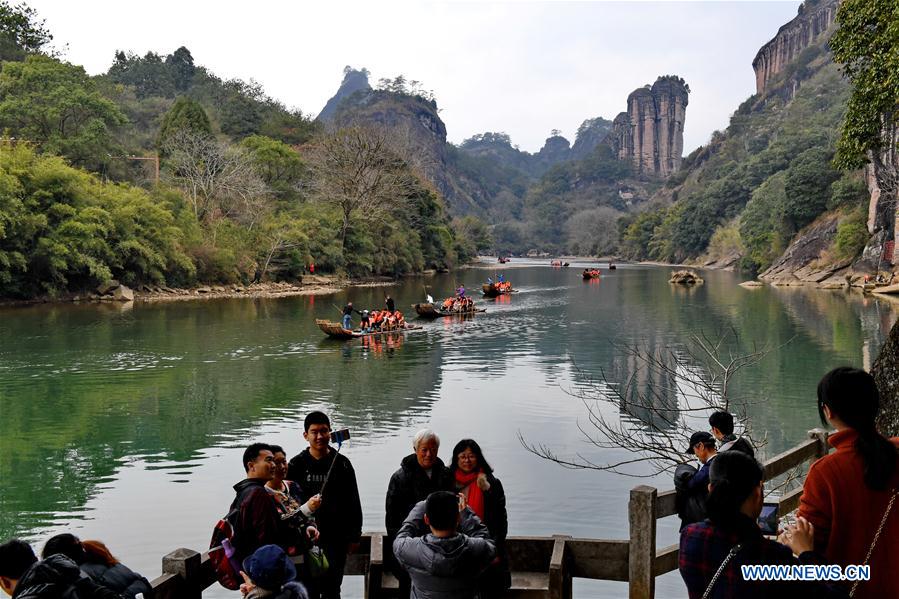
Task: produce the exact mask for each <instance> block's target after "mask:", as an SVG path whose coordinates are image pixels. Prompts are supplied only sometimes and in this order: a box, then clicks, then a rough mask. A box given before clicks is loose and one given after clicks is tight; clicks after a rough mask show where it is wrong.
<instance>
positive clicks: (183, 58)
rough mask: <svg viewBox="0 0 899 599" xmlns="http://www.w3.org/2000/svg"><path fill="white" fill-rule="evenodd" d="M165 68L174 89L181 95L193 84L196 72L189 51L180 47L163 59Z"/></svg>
mask: <svg viewBox="0 0 899 599" xmlns="http://www.w3.org/2000/svg"><path fill="white" fill-rule="evenodd" d="M165 66H166V67H168V70H169V73H170V76H171V78H172V83H174V85H175V89H176V90H177V91H179V92H181V93H184V92H186V91H187V90H188V88H189V87H190V85H191V83H192V82H193V79H194V73H195V72H196V70H197V68H196V67H195V66H194V57H193V56H191V54H190V50H188V49H187V48H185V47H184V46H181V47H180V48H178V49H177V50H175V51H174V52H172V53H171V54H169V55H168V56H166V57H165Z"/></svg>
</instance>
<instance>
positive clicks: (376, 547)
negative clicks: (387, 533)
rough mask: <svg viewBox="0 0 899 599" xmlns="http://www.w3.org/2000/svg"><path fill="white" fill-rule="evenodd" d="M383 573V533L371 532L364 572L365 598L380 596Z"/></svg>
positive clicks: (374, 598) (370, 598)
mask: <svg viewBox="0 0 899 599" xmlns="http://www.w3.org/2000/svg"><path fill="white" fill-rule="evenodd" d="M383 574H384V535H382V534H381V533H378V532H373V533H371V546H370V549H369V559H368V572H366V573H365V598H366V599H379V598H380V597H381V576H382V575H383Z"/></svg>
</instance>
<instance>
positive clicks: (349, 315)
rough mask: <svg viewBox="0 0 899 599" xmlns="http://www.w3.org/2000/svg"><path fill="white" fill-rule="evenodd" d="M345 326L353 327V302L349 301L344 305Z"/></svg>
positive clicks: (350, 328) (346, 327)
mask: <svg viewBox="0 0 899 599" xmlns="http://www.w3.org/2000/svg"><path fill="white" fill-rule="evenodd" d="M343 328H345V329H349V330H352V329H353V302H347V303H346V306H344V307H343Z"/></svg>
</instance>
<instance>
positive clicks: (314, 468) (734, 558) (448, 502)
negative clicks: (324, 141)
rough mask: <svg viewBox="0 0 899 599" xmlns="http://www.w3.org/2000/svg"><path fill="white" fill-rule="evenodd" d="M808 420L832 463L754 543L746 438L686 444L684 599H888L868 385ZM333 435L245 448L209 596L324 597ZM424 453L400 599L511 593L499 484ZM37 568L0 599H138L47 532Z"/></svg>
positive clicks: (473, 456)
mask: <svg viewBox="0 0 899 599" xmlns="http://www.w3.org/2000/svg"><path fill="white" fill-rule="evenodd" d="M817 407H818V413H819V416H820V419H821V421H822V423H823V424H824V425H826V426H829V427H831V428H833V429H835V430H836V432H835V433H833V434H831V435H830V436H829V443H830V445H832V446H833V447H834V448H835V449H836V451H835V452H833V453H830V454H828V455H826V456H824V457H822V458H820V459H818V460H817V461H816V462H814V463H813V464H812V466H811V467H810V469H809V471H808V475H807V477H806V480H805V483H804V487H803V489H802V494H801V498H800V504H799V510H798V515H797V517H796V520H795V522H793V523H789V524H786V525H784V526H782V527H780V530H777V528H778V527H777V526H775V530H772V531H769V534H766V533H765V532H763V530H762V528H760V526H759V516H760V514H761V513H762V508H763V504H764V497H765V490H764V484H765V480H764V478H765V477H764V473H765V472H764V468H763V466H762V465H761V464H760V463H759V462H758V461H757V460H756V458H755V455H754V454H755V450H754V448H753V445H752V443H751V442H750V440H749V439H747V438H743V437H738V436H737V435H736V434H735V425H734V418H733V416H732V415H731V414H729V413H727V412H716V413H714V414H712V415H711V416H710V417H709V429H710V430H707V431H705V430H703V431H696V432H695V433H693V434H692V435H691V437H690V439H689V445H688V446H687V447H686V448H685V453H686V454H687V455H689V456H693V457H695V458H696V459H697V460H698V461H699V468H696V467H695V466H693V465H691V464H688V463H685V464H682V465H681V466H679V467H678V468H677V470H676V472H675V488H676V491H677V493H676V505H677V511H678V514H679V516H680V518H681V523H682V525H681V532H680V535H681V538H680V551H679V568H680V573H681V576H682V577H683V579H684V582H685V583H686V586H687V590H688V593H689V596H690V598H691V599H700V598H703V599H709V598H717V599H725V598H743V597H747V598H748V597H766V598H767V597H775V598H777V597H784V598H787V597H789V598H790V599H798V598H802V597H815V599H831V598H844V597H854V598H856V599H864V598H874V597H899V571H897V568H896V563H897V562H896V558H895V556H896V555H899V463H897V462H899V438H893V439H887V438H886V437H884V436H883V435H881V434H880V433H879V432H878V431H877V429H876V426H875V419H876V417H877V414H878V411H879V408H880V399H879V394H878V390H877V387H876V385H875V383H874V379H873V377H871V376H870V375H869V374H868V373H866V372H864V371H862V370H856V369H852V368H838V369H835V370H833V371H831V372H829V373H827V374H826V375H825V376H824V378H823V379H822V380H821V382H820V383H819V385H818V399H817ZM346 436H347V435H346V434H345V432H344V431H337V432H334V431H332V429H331V422H330V419H329V418H328V416H327V415H326V414H324V413H323V412H318V411H316V412H312V413H310V414H309V415H308V416H306V418H305V420H304V423H303V438H304V440H305V441H306V442H307V444H308V447H306V448H305V449H304V450H303V451H302V452H300V453H299V454H297V455H295V456H294V457H293V458H291V459H289V460H288V457H287V453H286V452H285V450H284V449H283V448H282V447H280V446H278V445H271V444H266V443H253V444H252V445H250V446H249V447H247V448H246V450H245V451H244V453H243V456H242V463H243V468H244V471H245V478H244V479H243V480H241V481H240V482H238V483H237V484H236V485H234V490H235V497H234V499H233V501H232V503H231V505H230V508H229V510H228V512H227V515H226V516H225V518H223V519H222V520H221V521H220V522H219V525H217V526H216V528H215V533H214V534H213V540H212V543H211V547H210V561H212V562H213V563H214V567H215V569H216V573H217V575H218V577H219V581H220V582H222V584H223V585H225V586H227V587H228V588H232V589H234V590H238V589H239V590H240V591H241V593H242V594H243V596H245V597H248V598H250V599H257V598H262V597H272V598H273V599H309V598H314V599H338V598H339V597H340V593H341V586H342V581H343V572H344V567H345V564H346V561H347V556H348V555H350V554H352V553H354V552H355V551H357V550H358V549H359V545H360V540H361V533H362V508H361V503H360V499H359V490H358V486H357V482H356V474H355V471H354V469H353V466H352V464H351V462H350V460H349V459H348V458H347V457H346V456H345V455H343V454H341V453H340V448H341V444H342V441H343V440H344V439H345V438H346ZM335 443H336V447H335V446H334V444H335ZM439 448H440V439H439V438H438V436H437V435H436V434H435V433H434V432H433V431H431V430H427V429H426V430H421V431H419V432H418V433H416V435H415V437H414V438H413V440H412V449H413V452H412V453H411V454H409V455H407V456H406V457H404V458H403V459H402V461H401V462H400V467H399V469H397V471H396V472H394V473H393V475H392V476H391V477H390V481H389V484H388V488H387V495H386V500H385V512H386V517H385V524H386V528H387V538H388V545H387V546H388V547H389V548H390V549H392V551H391V550H388V551H387V552H386V553H387V555H385V556H384V557H385V565H386V566H387V567H389V569H390V570H391V571H392V572H393V574H394V575H395V576H396V578H397V580H398V582H399V597H401V598H402V599H434V598H440V599H474V598H475V597H477V598H479V599H490V598H493V597H500V596H502V595H503V594H504V593H505V592H506V591H507V590H508V589H509V588H510V587H511V574H510V564H509V557H508V553H507V551H506V534H507V531H508V519H507V514H506V497H505V492H504V490H503V486H502V483H501V482H500V480H499V479H498V478H496V476H495V475H494V473H493V469H492V468H491V467H490V464H489V463H488V462H487V460H486V459H485V457H484V454H483V451H482V450H481V447H480V445H479V444H478V443H477V442H476V441H474V440H473V439H463V440H461V441H459V442H458V443H457V444H456V445H455V447H454V448H453V450H452V453H451V454H450V463H449V464H445V463H444V462H443V461H442V460H441V459H440V458H439V457H438V451H439ZM41 557H42V559H41V560H38V558H37V556H36V555H35V554H34V552H33V550H32V549H31V547H30V545H28V544H27V543H26V542H24V541H21V540H18V539H14V540H11V541H8V542H6V543H3V544H2V545H0V588H2V589H3V590H4V591H5V592H6V593H7V594H9V595H11V596H12V597H13V598H15V599H55V598H67V599H87V598H99V599H117V598H128V599H131V598H135V597H143V598H145V599H149V598H150V597H152V589H151V587H150V584H149V583H148V582H147V580H146V579H145V578H144V577H142V576H141V575H139V574H137V573H135V572H133V571H131V570H130V569H128V568H127V567H126V566H125V565H124V564H122V563H121V562H119V561H118V560H117V559H116V558H115V557H113V555H112V554H111V553H110V550H109V549H108V548H107V547H106V546H105V545H103V543H101V542H99V541H90V540H85V541H82V540H79V539H78V538H77V537H75V536H73V535H71V534H60V535H57V536H55V537H53V538H51V539H50V540H48V541H47V543H46V544H45V546H44V549H43V552H42V556H41ZM859 565H860V566H868V567H870V570H869V572H870V577H869V579H868V580H863V581H861V582H856V581H853V580H849V579H846V577H843V578H844V579H843V580H834V579H821V580H801V579H798V578H795V577H794V578H790V577H789V576H788V577H787V579H780V580H777V579H774V578H772V577H771V576H770V575H769V576H768V577H767V579H765V578H763V579H759V580H752V579H751V578H750V577H747V576H746V571H747V570H746V569H745V568H746V567H753V566H787V567H790V566H800V567H801V566H811V567H831V566H838V567H839V568H842V569H843V570H841V572H848V568H847V567H853V566H859ZM810 571H812V572H814V571H816V570H810ZM828 571H829V572H831V573H832V570H828ZM818 572H820V570H818ZM830 576H831V577H832V576H833V575H832V574H831V575H830Z"/></svg>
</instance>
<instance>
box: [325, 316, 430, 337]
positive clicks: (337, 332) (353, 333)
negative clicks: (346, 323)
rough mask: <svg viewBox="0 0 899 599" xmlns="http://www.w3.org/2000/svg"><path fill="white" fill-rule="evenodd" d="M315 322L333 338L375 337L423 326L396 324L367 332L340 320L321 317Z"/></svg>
mask: <svg viewBox="0 0 899 599" xmlns="http://www.w3.org/2000/svg"><path fill="white" fill-rule="evenodd" d="M315 324H317V325H318V328H320V329H321V330H322V332H323V333H324V334H325V335H327V336H328V337H331V338H332V339H355V338H357V337H373V336H375V335H389V334H391V333H402V332H404V331H414V330H415V329H420V328H421V326H419V325H414V324H403V325H402V326H396V327H393V328H389V329H387V328H385V329H381V330H372V331H368V332H365V331H362V330H361V329H353V330H350V329H345V328H343V325H342V324H340V323H339V322H333V321H331V320H323V319H321V318H316V319H315Z"/></svg>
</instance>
